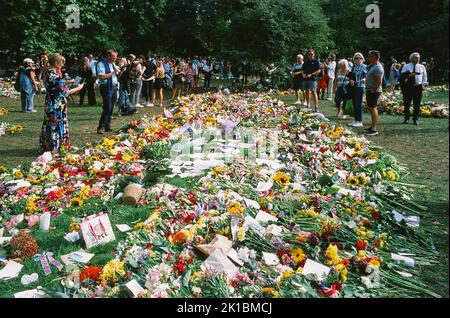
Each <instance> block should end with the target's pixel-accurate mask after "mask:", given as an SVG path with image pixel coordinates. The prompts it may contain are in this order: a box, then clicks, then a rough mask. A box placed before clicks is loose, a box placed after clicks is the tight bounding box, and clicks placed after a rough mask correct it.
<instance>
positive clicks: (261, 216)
mask: <svg viewBox="0 0 450 318" xmlns="http://www.w3.org/2000/svg"><path fill="white" fill-rule="evenodd" d="M255 219H256V221H258V222H276V221H278V218H276V217H275V216H273V215H271V214H269V213H267V212H264V211H262V210H261V211H259V212H258V214H257V215H256V218H255Z"/></svg>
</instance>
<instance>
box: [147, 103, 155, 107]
mask: <svg viewBox="0 0 450 318" xmlns="http://www.w3.org/2000/svg"><path fill="white" fill-rule="evenodd" d="M145 107H153V104H152V103H147V104H146V105H145Z"/></svg>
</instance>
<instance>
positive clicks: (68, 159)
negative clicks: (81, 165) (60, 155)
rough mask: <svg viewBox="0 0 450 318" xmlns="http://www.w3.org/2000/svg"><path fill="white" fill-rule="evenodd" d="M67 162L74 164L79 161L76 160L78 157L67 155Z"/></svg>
mask: <svg viewBox="0 0 450 318" xmlns="http://www.w3.org/2000/svg"><path fill="white" fill-rule="evenodd" d="M66 163H67V164H68V165H71V166H74V165H75V164H76V163H77V161H76V159H75V158H74V157H67V158H66Z"/></svg>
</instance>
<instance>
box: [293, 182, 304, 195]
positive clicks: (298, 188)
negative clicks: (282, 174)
mask: <svg viewBox="0 0 450 318" xmlns="http://www.w3.org/2000/svg"><path fill="white" fill-rule="evenodd" d="M292 191H300V192H303V193H306V192H307V191H308V190H306V187H305V186H304V185H303V184H300V183H298V182H294V183H293V184H292Z"/></svg>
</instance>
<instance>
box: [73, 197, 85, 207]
mask: <svg viewBox="0 0 450 318" xmlns="http://www.w3.org/2000/svg"><path fill="white" fill-rule="evenodd" d="M70 206H73V207H75V208H79V207H82V206H83V200H82V199H80V198H77V197H73V198H72V199H70Z"/></svg>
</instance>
